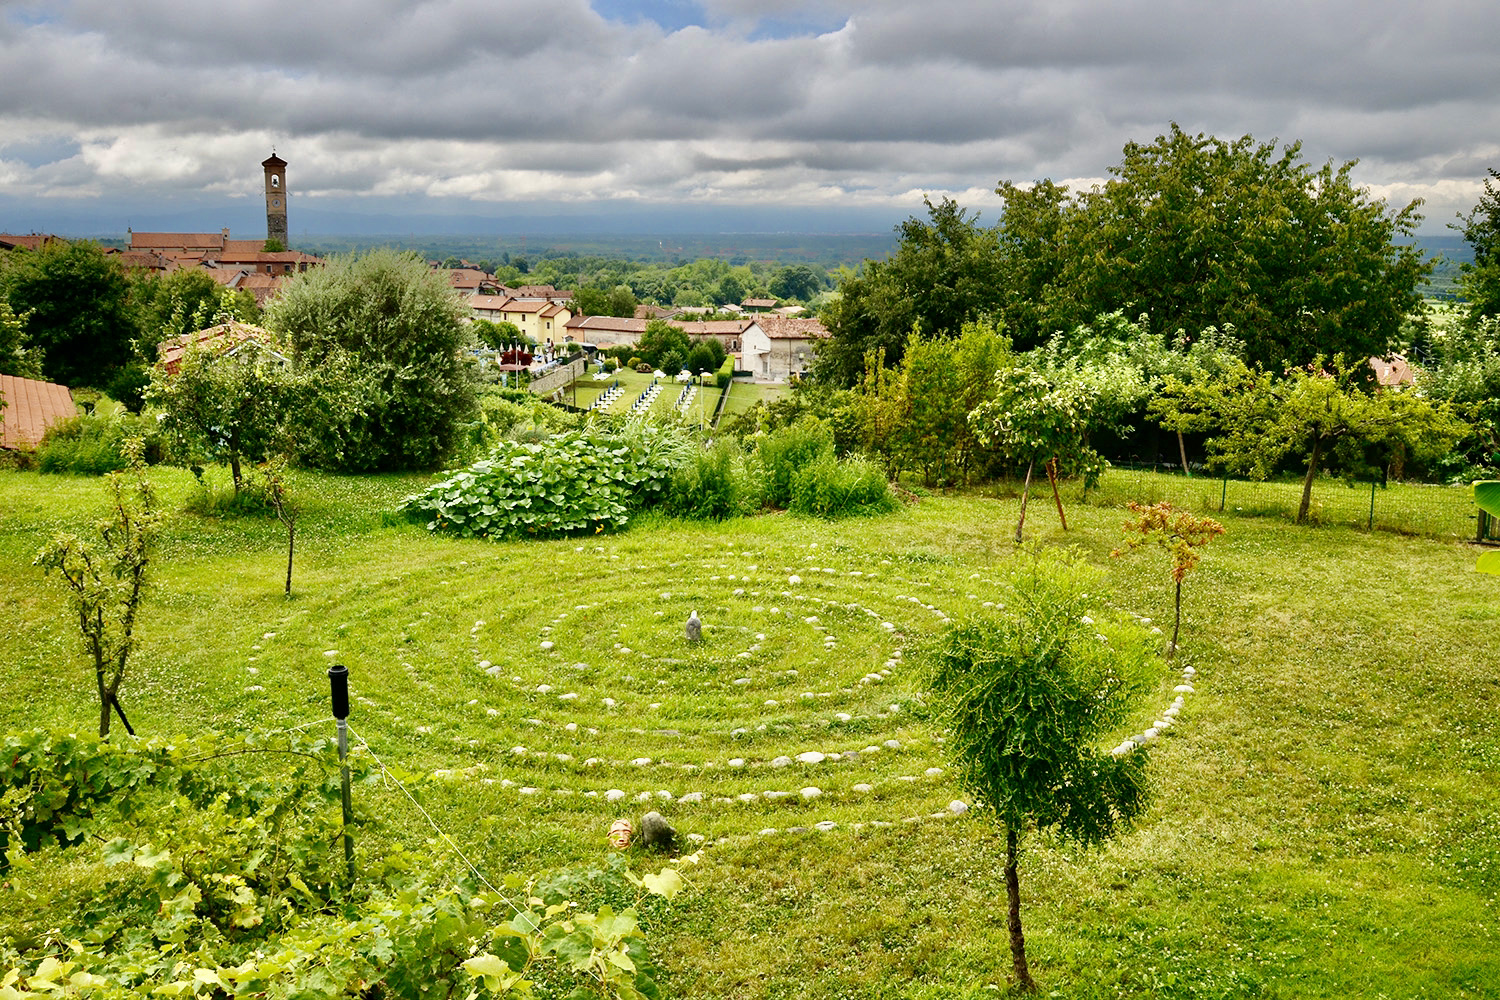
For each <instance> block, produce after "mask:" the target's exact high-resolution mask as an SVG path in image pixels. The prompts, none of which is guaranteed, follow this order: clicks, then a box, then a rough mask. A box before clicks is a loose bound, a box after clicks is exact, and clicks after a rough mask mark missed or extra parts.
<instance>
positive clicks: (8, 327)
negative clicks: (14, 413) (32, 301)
mask: <svg viewBox="0 0 1500 1000" xmlns="http://www.w3.org/2000/svg"><path fill="white" fill-rule="evenodd" d="M26 319H27V314H24V313H23V314H22V315H20V316H17V315H16V312H15V310H14V309H12V308H11V307H10V303H9V302H7V301H5V299H3V298H0V375H15V376H17V377H19V378H34V379H40V378H42V352H41V350H39V349H38V348H35V347H32V346H30V344H29V343H28V338H27V336H26ZM0 405H3V404H0Z"/></svg>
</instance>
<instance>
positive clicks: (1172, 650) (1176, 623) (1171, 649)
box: [1167, 580, 1182, 660]
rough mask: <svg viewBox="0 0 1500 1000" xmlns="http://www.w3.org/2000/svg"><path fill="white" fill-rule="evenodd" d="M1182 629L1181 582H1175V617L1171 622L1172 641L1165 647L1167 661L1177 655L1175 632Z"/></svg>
mask: <svg viewBox="0 0 1500 1000" xmlns="http://www.w3.org/2000/svg"><path fill="white" fill-rule="evenodd" d="M1180 628H1182V581H1181V580H1178V581H1177V616H1176V617H1175V618H1174V619H1173V620H1172V641H1171V643H1169V644H1168V645H1167V659H1169V660H1170V659H1171V658H1172V657H1174V656H1176V655H1177V630H1178V629H1180Z"/></svg>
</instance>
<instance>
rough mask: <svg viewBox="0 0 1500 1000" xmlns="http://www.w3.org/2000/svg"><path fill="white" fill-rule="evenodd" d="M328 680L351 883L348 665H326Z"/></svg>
mask: <svg viewBox="0 0 1500 1000" xmlns="http://www.w3.org/2000/svg"><path fill="white" fill-rule="evenodd" d="M328 684H329V687H330V688H332V694H333V717H334V719H335V721H337V723H338V729H339V778H340V782H341V785H342V787H341V790H340V791H341V797H342V799H343V805H344V864H345V865H346V866H348V869H349V884H350V885H351V886H352V885H353V884H354V802H353V800H352V799H351V798H350V795H349V721H348V720H349V668H348V667H346V666H344V665H343V664H342V663H335V664H334V665H333V666H331V667H329V668H328Z"/></svg>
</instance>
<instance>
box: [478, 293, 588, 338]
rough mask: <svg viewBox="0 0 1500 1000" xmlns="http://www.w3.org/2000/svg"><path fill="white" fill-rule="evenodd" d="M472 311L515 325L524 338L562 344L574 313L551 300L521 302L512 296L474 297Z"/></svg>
mask: <svg viewBox="0 0 1500 1000" xmlns="http://www.w3.org/2000/svg"><path fill="white" fill-rule="evenodd" d="M469 311H470V312H472V313H473V314H474V318H475V319H487V320H492V321H494V322H496V323H514V324H515V325H516V327H517V328H518V329H519V330H520V331H521V334H522V336H526V337H530V338H531V339H532V340H534V341H536V342H537V343H538V344H546V343H548V342H552V343H558V344H560V343H562V341H563V336H564V333H563V327H564V326H565V325H566V324H567V322H568V320H570V319H572V318H573V313H572V311H571V310H570V309H569V308H568V307H567V306H565V305H559V304H558V303H556V302H553V301H551V300H550V299H517V298H514V297H512V296H509V295H471V296H469Z"/></svg>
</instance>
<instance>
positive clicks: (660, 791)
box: [656, 788, 672, 802]
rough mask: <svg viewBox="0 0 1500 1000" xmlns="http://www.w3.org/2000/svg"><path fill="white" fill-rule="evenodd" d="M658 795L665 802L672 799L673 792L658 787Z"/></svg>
mask: <svg viewBox="0 0 1500 1000" xmlns="http://www.w3.org/2000/svg"><path fill="white" fill-rule="evenodd" d="M656 797H657V798H659V799H661V800H662V801H663V802H671V801H672V793H671V792H669V791H667V790H666V789H665V788H661V789H658V790H657V792H656Z"/></svg>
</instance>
